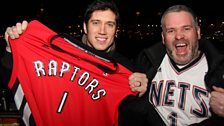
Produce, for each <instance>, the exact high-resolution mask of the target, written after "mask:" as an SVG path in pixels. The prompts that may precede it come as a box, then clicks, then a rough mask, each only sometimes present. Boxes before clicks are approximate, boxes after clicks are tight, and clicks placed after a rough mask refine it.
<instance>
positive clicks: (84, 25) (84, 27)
mask: <svg viewBox="0 0 224 126" xmlns="http://www.w3.org/2000/svg"><path fill="white" fill-rule="evenodd" d="M83 29H84V32H85V34H87V26H86V23H85V22H83Z"/></svg>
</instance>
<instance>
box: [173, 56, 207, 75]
mask: <svg viewBox="0 0 224 126" xmlns="http://www.w3.org/2000/svg"><path fill="white" fill-rule="evenodd" d="M202 56H203V53H202V52H200V54H199V56H198V57H197V58H196V59H195V60H194V61H193V62H191V63H189V64H188V65H186V66H185V67H183V68H179V67H178V66H177V64H176V63H175V62H174V61H173V60H172V59H171V58H169V59H170V62H171V65H172V66H173V67H174V68H175V70H176V71H177V72H179V73H180V72H182V71H185V70H186V69H188V68H190V67H191V66H193V65H194V64H195V63H197V62H198V61H199V60H200V59H201V57H202Z"/></svg>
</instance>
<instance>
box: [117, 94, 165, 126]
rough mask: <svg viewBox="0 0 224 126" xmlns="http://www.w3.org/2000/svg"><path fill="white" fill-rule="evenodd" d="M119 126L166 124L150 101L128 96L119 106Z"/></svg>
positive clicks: (159, 125)
mask: <svg viewBox="0 0 224 126" xmlns="http://www.w3.org/2000/svg"><path fill="white" fill-rule="evenodd" d="M119 126H165V123H164V122H163V120H162V118H161V117H160V116H159V114H158V113H157V111H156V110H155V108H154V106H153V105H152V104H150V103H149V102H148V101H146V100H143V99H141V98H139V97H135V96H128V97H126V98H125V99H124V100H123V101H122V103H121V104H120V106H119Z"/></svg>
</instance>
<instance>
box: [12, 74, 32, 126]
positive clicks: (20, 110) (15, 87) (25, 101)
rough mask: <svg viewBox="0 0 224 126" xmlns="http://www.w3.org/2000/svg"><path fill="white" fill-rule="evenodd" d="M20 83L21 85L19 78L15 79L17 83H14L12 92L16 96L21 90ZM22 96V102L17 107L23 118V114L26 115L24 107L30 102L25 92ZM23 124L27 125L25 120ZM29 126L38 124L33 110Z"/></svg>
mask: <svg viewBox="0 0 224 126" xmlns="http://www.w3.org/2000/svg"><path fill="white" fill-rule="evenodd" d="M19 85H20V82H19V80H18V78H17V79H16V81H15V83H14V85H13V87H12V94H13V96H14V97H15V95H16V92H17V91H18V90H19V89H18V88H19ZM21 97H22V98H21V99H22V103H21V105H20V106H16V107H17V109H18V111H19V114H20V116H21V118H22V119H23V116H24V108H25V105H26V104H28V103H27V100H26V98H25V96H24V94H23V96H21ZM14 100H16V99H14ZM15 102H16V101H15ZM18 107H19V108H18ZM23 125H25V123H24V122H23ZM29 126H36V124H35V121H34V119H33V115H32V112H31V114H30V117H29Z"/></svg>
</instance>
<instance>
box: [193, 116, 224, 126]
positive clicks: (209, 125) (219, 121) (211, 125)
mask: <svg viewBox="0 0 224 126" xmlns="http://www.w3.org/2000/svg"><path fill="white" fill-rule="evenodd" d="M223 124H224V118H223V117H220V116H218V115H215V114H214V115H212V116H211V117H210V118H209V119H206V120H204V121H202V122H200V123H194V124H191V125H190V126H222V125H223Z"/></svg>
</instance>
